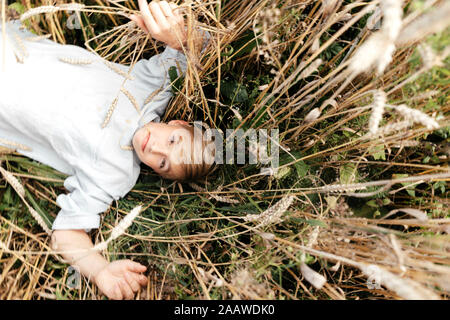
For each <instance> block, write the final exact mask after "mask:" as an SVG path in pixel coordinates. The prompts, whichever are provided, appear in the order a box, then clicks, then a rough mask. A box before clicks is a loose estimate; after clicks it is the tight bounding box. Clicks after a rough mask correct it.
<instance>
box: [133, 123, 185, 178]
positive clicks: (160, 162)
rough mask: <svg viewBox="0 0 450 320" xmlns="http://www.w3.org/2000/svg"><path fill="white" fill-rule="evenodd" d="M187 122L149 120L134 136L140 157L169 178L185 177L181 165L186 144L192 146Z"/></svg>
mask: <svg viewBox="0 0 450 320" xmlns="http://www.w3.org/2000/svg"><path fill="white" fill-rule="evenodd" d="M182 124H184V125H188V123H187V122H185V121H182V120H172V121H169V122H168V123H158V122H149V123H147V124H146V125H145V126H143V127H142V128H140V129H139V130H138V131H136V133H135V134H134V136H133V147H134V151H135V152H136V154H137V156H138V157H139V159H140V160H141V161H142V162H143V163H145V164H146V165H148V166H149V167H151V168H152V169H153V170H154V171H155V172H156V173H158V174H159V175H160V176H162V177H163V178H167V179H172V180H176V179H183V177H184V172H183V169H182V167H181V165H180V160H181V159H182V158H183V154H184V152H185V148H186V146H190V144H191V143H192V142H191V139H190V138H191V133H190V132H189V130H187V129H186V128H185V127H184V126H182Z"/></svg>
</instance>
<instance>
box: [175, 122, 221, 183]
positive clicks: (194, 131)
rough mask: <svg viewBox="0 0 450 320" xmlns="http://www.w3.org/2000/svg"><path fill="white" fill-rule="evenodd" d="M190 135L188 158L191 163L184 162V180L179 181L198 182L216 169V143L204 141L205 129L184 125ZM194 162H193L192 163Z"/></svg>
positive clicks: (182, 164) (182, 165)
mask: <svg viewBox="0 0 450 320" xmlns="http://www.w3.org/2000/svg"><path fill="white" fill-rule="evenodd" d="M182 126H183V127H184V128H186V130H188V131H189V133H190V138H191V148H189V151H190V154H188V155H187V158H188V159H189V160H191V161H185V162H182V163H181V164H180V165H181V168H182V170H183V172H184V175H183V177H182V178H179V179H177V180H178V181H182V182H190V181H196V180H199V179H200V178H203V177H205V176H207V175H208V174H209V173H210V172H211V171H212V169H213V168H214V155H215V150H214V143H213V142H211V141H208V140H204V139H203V133H204V131H203V129H202V128H199V127H196V126H191V125H182ZM192 160H193V161H192Z"/></svg>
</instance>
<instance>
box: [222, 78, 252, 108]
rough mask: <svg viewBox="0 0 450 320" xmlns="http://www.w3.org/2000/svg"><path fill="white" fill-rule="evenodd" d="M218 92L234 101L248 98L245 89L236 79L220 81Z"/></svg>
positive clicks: (239, 101) (242, 100)
mask: <svg viewBox="0 0 450 320" xmlns="http://www.w3.org/2000/svg"><path fill="white" fill-rule="evenodd" d="M220 93H221V94H222V95H223V96H224V97H225V98H227V99H228V100H230V101H231V103H232V104H234V103H243V102H245V101H247V100H248V93H247V89H246V88H245V86H244V85H242V84H241V83H238V82H237V81H222V82H221V83H220Z"/></svg>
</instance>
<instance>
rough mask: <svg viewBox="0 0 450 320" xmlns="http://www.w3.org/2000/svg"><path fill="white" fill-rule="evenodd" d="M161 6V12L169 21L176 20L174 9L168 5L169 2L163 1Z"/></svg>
mask: <svg viewBox="0 0 450 320" xmlns="http://www.w3.org/2000/svg"><path fill="white" fill-rule="evenodd" d="M159 6H160V7H161V10H162V12H163V14H164V15H165V16H166V17H167V18H168V19H174V18H175V16H174V14H173V12H172V8H171V7H170V5H169V4H168V3H167V1H161V2H160V3H159Z"/></svg>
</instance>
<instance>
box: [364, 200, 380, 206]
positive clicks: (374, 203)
mask: <svg viewBox="0 0 450 320" xmlns="http://www.w3.org/2000/svg"><path fill="white" fill-rule="evenodd" d="M366 204H367V205H368V206H369V207H372V208H378V203H377V201H376V200H370V201H367V202H366Z"/></svg>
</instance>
